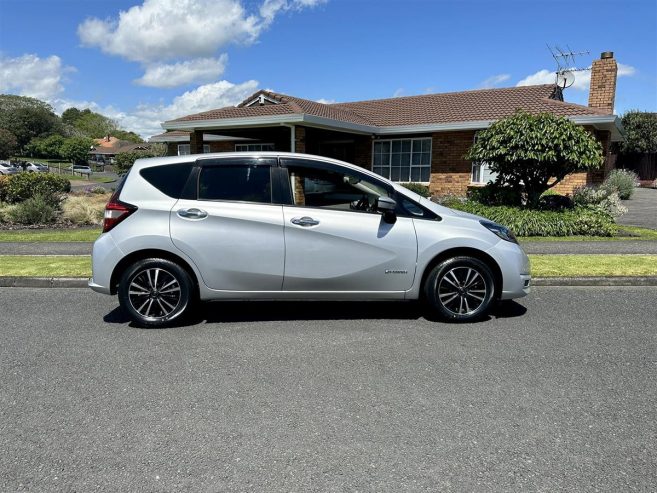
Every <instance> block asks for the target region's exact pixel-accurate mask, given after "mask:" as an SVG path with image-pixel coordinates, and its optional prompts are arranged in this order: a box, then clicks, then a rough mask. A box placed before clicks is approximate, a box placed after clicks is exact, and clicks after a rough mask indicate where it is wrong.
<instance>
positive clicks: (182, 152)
mask: <svg viewBox="0 0 657 493" xmlns="http://www.w3.org/2000/svg"><path fill="white" fill-rule="evenodd" d="M181 147H182V148H183V149H184V148H185V147H186V148H187V149H186V152H185V150H182V149H181ZM209 152H210V144H203V154H207V153H209ZM191 153H192V148H191V144H178V155H179V156H189V155H190V154H191Z"/></svg>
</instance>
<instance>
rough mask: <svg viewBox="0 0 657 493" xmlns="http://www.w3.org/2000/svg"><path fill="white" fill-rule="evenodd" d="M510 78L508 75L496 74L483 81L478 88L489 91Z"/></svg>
mask: <svg viewBox="0 0 657 493" xmlns="http://www.w3.org/2000/svg"><path fill="white" fill-rule="evenodd" d="M510 78H511V76H510V75H509V74H498V75H492V76H490V77H489V78H488V79H486V80H484V81H483V82H482V83H481V84H479V87H480V88H481V89H491V88H493V87H495V86H497V85H499V84H501V83H502V82H505V81H507V80H509V79H510Z"/></svg>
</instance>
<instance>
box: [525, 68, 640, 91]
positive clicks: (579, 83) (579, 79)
mask: <svg viewBox="0 0 657 493" xmlns="http://www.w3.org/2000/svg"><path fill="white" fill-rule="evenodd" d="M635 73H636V69H635V68H634V67H632V66H631V65H625V64H623V63H619V64H618V77H630V76H632V75H634V74H635ZM573 75H574V76H575V82H574V83H573V85H572V86H570V87H571V88H572V89H577V90H579V91H588V90H589V87H590V85H591V71H590V70H582V71H578V72H573ZM555 81H556V75H555V73H554V71H550V70H547V69H543V70H539V71H538V72H536V73H534V74H532V75H528V76H527V77H525V78H524V79H522V80H521V81H519V82H518V83H517V84H516V86H533V85H537V84H554V82H555Z"/></svg>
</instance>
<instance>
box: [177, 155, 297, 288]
mask: <svg viewBox="0 0 657 493" xmlns="http://www.w3.org/2000/svg"><path fill="white" fill-rule="evenodd" d="M276 162H277V161H276V159H275V158H260V159H259V158H254V157H247V158H243V157H240V158H219V159H216V158H215V159H205V160H203V159H201V160H199V161H198V162H197V166H196V168H195V172H194V173H192V176H191V177H190V181H189V182H188V186H187V187H186V190H185V191H184V192H183V196H184V197H185V198H181V199H180V200H178V202H177V203H176V204H175V206H174V207H173V209H172V211H171V215H170V218H171V219H170V228H171V239H172V241H173V243H174V245H175V246H176V247H177V248H179V249H180V250H182V251H183V252H184V253H185V254H187V255H188V256H189V257H190V258H191V259H192V260H193V261H194V262H195V263H196V265H197V267H198V268H199V271H200V273H201V276H202V277H203V281H204V283H205V284H206V285H207V286H208V287H209V288H211V289H216V290H227V291H280V290H281V286H282V283H283V267H284V262H285V244H284V233H283V209H282V206H281V205H280V204H279V205H276V204H273V203H272V179H271V177H272V166H274V167H275V166H276ZM190 187H191V189H192V190H193V191H192V192H191V193H190V192H189V188H190Z"/></svg>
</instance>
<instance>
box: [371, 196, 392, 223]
mask: <svg viewBox="0 0 657 493" xmlns="http://www.w3.org/2000/svg"><path fill="white" fill-rule="evenodd" d="M396 208H397V202H395V201H394V200H392V199H391V198H390V197H379V198H378V199H377V200H376V210H377V211H378V212H381V213H382V214H383V220H384V221H385V222H387V223H390V224H394V223H395V222H397V214H395V209H396Z"/></svg>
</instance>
